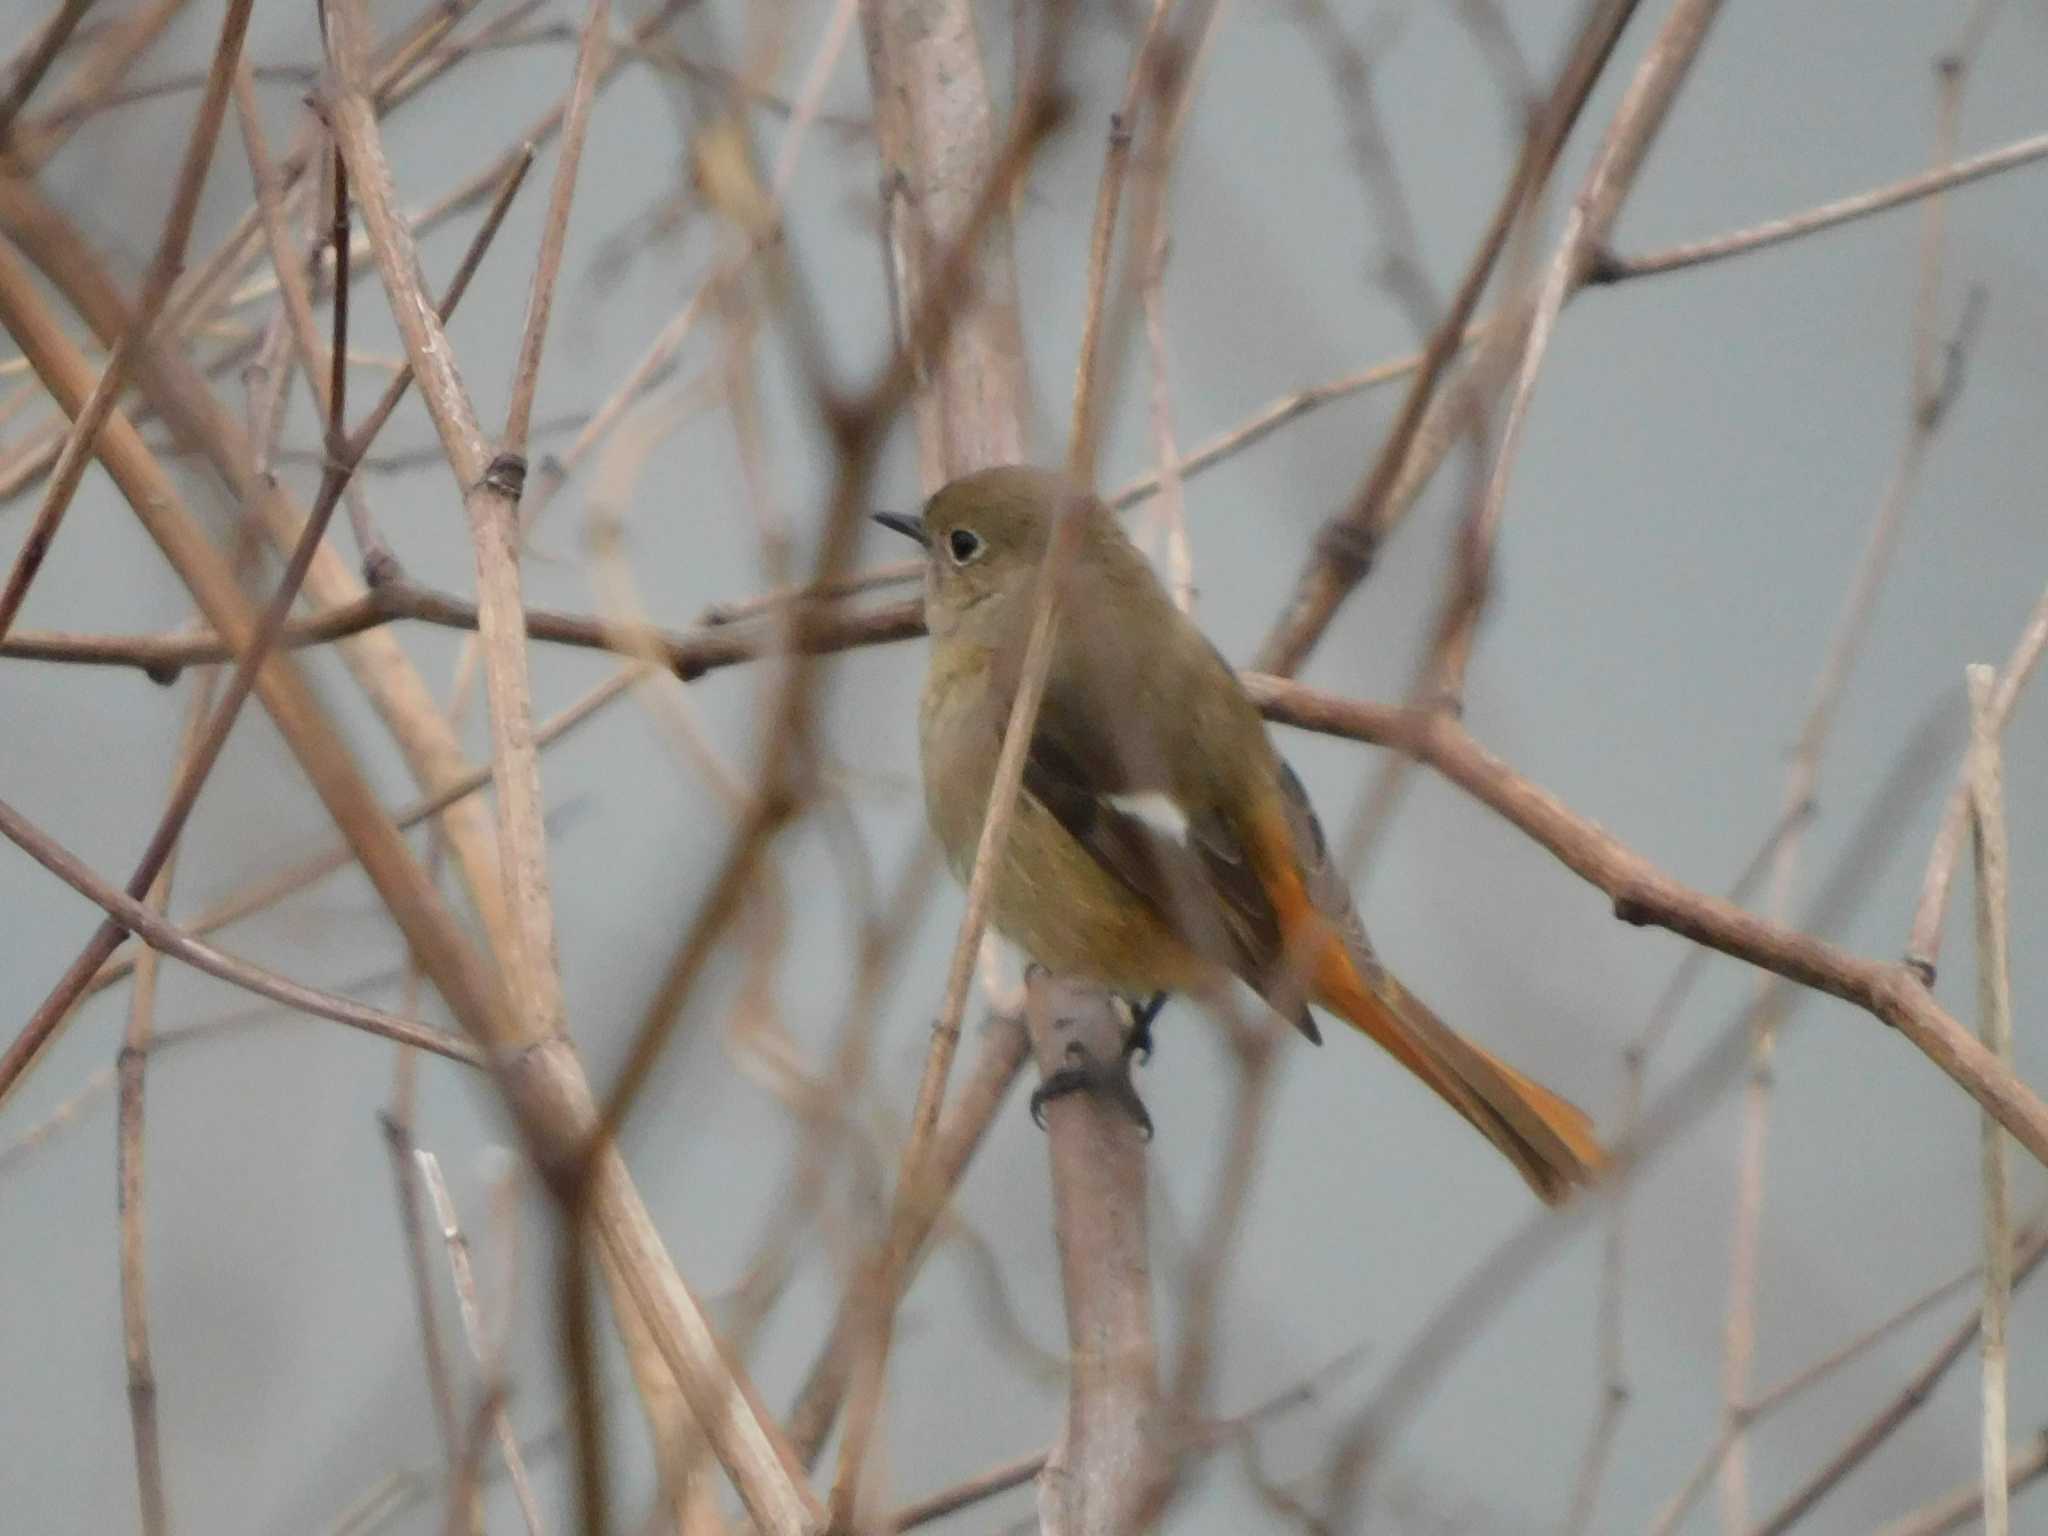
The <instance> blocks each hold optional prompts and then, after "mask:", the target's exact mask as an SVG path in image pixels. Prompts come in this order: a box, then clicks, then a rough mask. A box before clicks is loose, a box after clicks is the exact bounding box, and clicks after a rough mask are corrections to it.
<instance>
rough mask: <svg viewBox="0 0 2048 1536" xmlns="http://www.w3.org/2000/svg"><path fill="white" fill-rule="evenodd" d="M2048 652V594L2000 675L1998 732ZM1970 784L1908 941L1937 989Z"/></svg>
mask: <svg viewBox="0 0 2048 1536" xmlns="http://www.w3.org/2000/svg"><path fill="white" fill-rule="evenodd" d="M2044 651H2048V591H2043V592H2042V594H2041V596H2040V599H2039V600H2038V601H2037V602H2036V603H2035V604H2034V609H2033V612H2031V613H2030V614H2028V615H2027V622H2026V624H2025V625H2024V626H2023V627H2022V628H2021V630H2020V637H2019V639H2018V641H2017V642H2015V643H2014V645H2013V648H2012V652H2011V654H2009V655H2008V656H2007V657H2006V659H2005V665H2004V666H2003V667H2001V668H2000V669H1999V672H1998V686H1997V687H1996V688H1995V689H1994V690H1993V691H1992V695H1991V713H1992V717H1993V719H1994V721H1995V722H1996V724H1997V727H1998V729H2000V730H2003V729H2004V728H2005V722H2006V719H2007V717H2008V716H2010V715H2011V713H2012V709H2013V706H2014V705H2015V704H2017V703H2018V702H2019V696H2020V690H2021V689H2023V688H2025V687H2026V685H2027V679H2028V678H2030V677H2032V676H2033V675H2034V669H2035V668H2036V667H2038V666H2039V665H2040V664H2041V657H2042V654H2043V652H2044ZM1969 800H1970V782H1969V772H1968V765H1967V764H1965V766H1964V770H1963V771H1962V772H1960V773H1958V774H1957V775H1956V783H1955V788H1954V789H1953V790H1952V791H1951V792H1950V794H1949V799H1948V804H1947V805H1946V806H1944V807H1943V808H1942V813H1941V827H1940V829H1939V830H1938V831H1937V832H1936V833H1935V835H1934V846H1933V847H1932V849H1931V850H1930V851H1929V853H1928V856H1927V872H1926V874H1924V875H1923V876H1922V877H1921V881H1920V899H1919V901H1918V902H1917V903H1916V904H1915V906H1914V908H1913V929H1912V933H1911V935H1910V936H1909V937H1908V938H1907V940H1906V956H1905V960H1906V964H1907V965H1908V966H1910V967H1912V969H1913V970H1914V972H1915V973H1916V974H1917V975H1918V976H1919V977H1920V979H1921V980H1922V981H1924V982H1925V983H1927V985H1928V986H1930V987H1931V986H1933V985H1934V967H1935V960H1936V959H1937V957H1938V956H1939V955H1940V953H1941V924H1942V918H1943V916H1944V914H1945V913H1946V912H1947V910H1948V888H1949V882H1950V881H1951V880H1953V879H1954V878H1955V869H1956V856H1957V854H1958V853H1959V852H1960V851H1961V848H1962V842H1963V826H1964V823H1965V821H1966V820H1967V819H1968V814H1969Z"/></svg>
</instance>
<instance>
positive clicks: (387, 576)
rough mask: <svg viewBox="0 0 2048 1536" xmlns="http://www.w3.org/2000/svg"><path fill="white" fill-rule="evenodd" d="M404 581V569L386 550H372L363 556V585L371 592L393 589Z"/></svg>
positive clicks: (394, 556)
mask: <svg viewBox="0 0 2048 1536" xmlns="http://www.w3.org/2000/svg"><path fill="white" fill-rule="evenodd" d="M404 580H405V567H404V566H402V565H400V564H399V563H398V556H396V555H394V554H393V553H392V552H391V551H390V550H388V549H373V550H371V551H370V552H369V553H368V554H366V555H364V556H363V585H364V586H366V587H368V588H369V589H370V590H371V591H372V592H376V591H380V590H382V589H383V588H386V587H395V586H398V585H400V584H402V583H403V582H404Z"/></svg>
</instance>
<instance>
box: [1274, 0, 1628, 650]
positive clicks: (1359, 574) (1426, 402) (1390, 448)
mask: <svg viewBox="0 0 2048 1536" xmlns="http://www.w3.org/2000/svg"><path fill="white" fill-rule="evenodd" d="M1638 3H1639V0H1591V3H1589V4H1588V5H1587V7H1586V9H1585V12H1584V14H1583V17H1582V20H1581V22H1580V25H1579V30H1578V33H1577V36H1576V38H1575V40H1574V42H1573V44H1572V50H1571V53H1570V54H1569V55H1568V56H1567V58H1566V60H1565V62H1564V65H1563V67H1562V69H1561V70H1560V71H1559V73H1558V77H1557V83H1556V85H1555V86H1554V87H1553V88H1552V90H1551V93H1550V97H1549V99H1548V100H1547V101H1546V102H1545V103H1544V105H1543V107H1542V109H1541V110H1540V111H1539V112H1538V113H1537V114H1536V117H1535V119H1534V121H1533V124H1532V128H1531V132H1530V133H1529V136H1528V139H1527V141H1526V142H1525V143H1524V145H1523V148H1522V154H1521V157H1520V159H1519V160H1518V161H1517V162H1516V164H1515V169H1514V171H1513V173H1512V174H1511V175H1510V176H1509V178H1508V184H1507V186H1506V187H1504V188H1503V189H1502V191H1501V196H1500V200H1499V202H1498V203H1497V204H1496V205H1495V207H1494V211H1493V218H1492V220H1491V222H1490V223H1489V224H1488V225H1487V228H1486V231H1485V233H1484V234H1483V235H1481V236H1480V240H1479V247H1478V249H1477V250H1476V251H1475V252H1474V253H1473V256H1472V259H1471V261H1470V262H1469V263H1468V264H1467V266H1466V268H1465V273H1464V276H1463V277H1462V279H1461V280H1460V281H1459V284H1458V289H1457V292H1456V293H1455V294H1454V295H1453V296H1452V299H1451V303H1450V307H1449V309H1448V310H1447V311H1446V313H1445V315H1444V317H1443V319H1442V320H1441V321H1440V322H1439V323H1438V325H1437V328H1436V330H1435V331H1434V332H1432V333H1431V335H1430V338H1429V342H1428V345H1427V346H1425V347H1424V349H1423V353H1422V358H1421V361H1420V362H1419V364H1418V365H1417V367H1416V370H1415V377H1414V381H1413V382H1412V383H1411V384H1410V385H1409V387H1408V393H1407V395H1406V396H1405V397H1404V398H1403V400H1402V402H1401V409H1400V412H1399V414H1398V415H1396V417H1395V418H1394V424H1393V426H1392V427H1390V428H1389V429H1388V432H1387V438H1386V441H1385V442H1384V443H1383V444H1382V445H1381V447H1380V451H1379V455H1378V457H1377V458H1375V460H1374V461H1373V464H1372V467H1371V469H1370V470H1368V471H1367V473H1366V475H1365V478H1364V479H1363V480H1362V481H1360V483H1359V486H1358V489H1357V490H1356V491H1355V492H1354V493H1353V494H1352V497H1351V499H1350V501H1349V503H1348V504H1347V505H1346V506H1345V507H1344V509H1343V510H1342V511H1341V512H1339V513H1338V515H1337V516H1336V517H1334V518H1332V519H1331V520H1330V522H1329V524H1328V526H1327V527H1325V529H1324V530H1323V534H1322V536H1321V537H1320V538H1319V539H1318V540H1317V545H1316V548H1315V550H1314V551H1313V552H1312V553H1311V555H1310V557H1309V560H1308V562H1307V564H1306V565H1305V566H1304V567H1303V569H1302V572H1301V575H1300V576H1299V577H1298V578H1297V579H1296V582H1295V589H1294V593H1293V595H1292V596H1291V597H1290V598H1289V600H1288V603H1287V607H1286V609H1285V611H1284V612H1283V613H1282V614H1281V616H1280V618H1279V619H1278V620H1277V621H1276V622H1275V624H1274V626H1273V629H1272V631H1271V632H1270V633H1269V634H1268V635H1267V636H1266V639H1265V641H1264V642H1263V643H1262V644H1261V645H1260V647H1259V653H1258V658H1257V660H1256V661H1255V662H1254V663H1253V665H1254V667H1256V668H1257V669H1258V670H1259V671H1261V672H1278V673H1281V674H1283V675H1284V674H1290V673H1292V672H1294V671H1295V670H1296V669H1297V668H1299V667H1300V665H1301V663H1302V661H1303V660H1305V659H1306V658H1307V656H1308V653H1309V651H1310V650H1311V649H1313V648H1314V646H1315V643H1316V641H1317V640H1319V639H1320V638H1321V637H1322V634H1323V631H1324V630H1325V629H1327V628H1328V627H1329V624H1330V620H1331V619H1332V618H1333V617H1334V616H1335V615H1336V612H1337V607H1338V605H1339V604H1340V603H1342V602H1343V601H1344V599H1345V597H1346V596H1348V595H1349V594H1350V592H1351V590H1352V589H1353V588H1354V587H1356V586H1357V585H1358V583H1359V582H1361V581H1363V580H1364V579H1365V574H1366V572H1367V571H1368V570H1369V569H1371V566H1372V560H1373V555H1374V552H1375V550H1376V549H1377V547H1378V544H1379V541H1380V539H1381V538H1382V537H1383V536H1384V535H1385V533H1386V530H1387V529H1388V528H1389V527H1391V526H1392V524H1393V522H1394V520H1395V519H1396V518H1397V517H1399V515H1400V513H1401V510H1402V509H1403V508H1404V507H1406V506H1407V505H1409V504H1410V503H1412V502H1413V501H1414V499H1415V498H1416V497H1417V496H1419V495H1420V494H1421V491H1422V486H1423V483H1424V482H1425V480H1426V479H1427V476H1426V475H1425V474H1419V473H1415V472H1414V471H1415V469H1416V468H1417V465H1418V462H1419V461H1420V460H1421V459H1422V458H1424V457H1425V456H1426V455H1425V452H1424V450H1425V449H1426V448H1428V447H1429V446H1430V445H1431V444H1433V443H1434V444H1446V445H1447V444H1448V443H1449V441H1450V439H1451V438H1452V436H1454V435H1455V434H1454V430H1453V429H1452V427H1451V426H1450V425H1449V420H1450V418H1451V417H1452V416H1453V415H1455V414H1457V411H1456V408H1455V403H1454V402H1452V401H1451V400H1450V397H1447V396H1445V397H1440V396H1439V395H1438V394H1437V389H1438V386H1439V384H1440V383H1441V382H1442V380H1443V375H1444V373H1445V372H1446V370H1447V369H1448V368H1449V366H1450V363H1451V359H1452V358H1453V357H1454V356H1456V354H1457V351H1458V348H1459V347H1460V346H1461V345H1462V344H1463V341H1464V336H1465V331H1466V327H1467V326H1468V325H1469V324H1470V322H1471V319H1472V316H1473V315H1474V314H1475V313H1476V312H1477V310H1478V307H1479V300H1480V296H1481V295H1482V294H1483V293H1484V292H1485V291H1486V285H1487V282H1488V280H1489V279H1490V278H1491V277H1492V275H1493V270H1494V268H1495V266H1496V265H1498V263H1499V261H1500V258H1501V253H1502V252H1503V251H1505V250H1506V249H1507V243H1508V236H1509V233H1510V232H1511V231H1512V229H1513V228H1514V224H1515V220H1516V219H1517V218H1518V217H1519V216H1520V214H1521V212H1522V210H1523V209H1524V208H1525V207H1527V206H1528V205H1529V204H1530V203H1531V202H1532V201H1533V200H1534V199H1535V197H1536V196H1537V194H1538V193H1539V192H1541V190H1542V189H1543V187H1544V186H1545V185H1547V184H1548V182H1549V180H1550V177H1551V174H1552V173H1553V172H1554V171H1555V170H1556V167H1557V161H1558V157H1559V156H1560V155H1561V154H1562V153H1563V151H1564V143H1565V139H1566V138H1567V137H1568V136H1569V135H1570V133H1571V129H1572V126H1573V124H1575V123H1576V122H1577V121H1578V118H1579V113H1580V112H1581V111H1582V110H1583V109H1584V108H1585V105H1586V100H1587V98H1588V97H1590V96H1591V95H1592V93H1593V86H1594V85H1595V84H1596V83H1597V82H1598V80H1599V78H1600V76H1601V75H1602V74H1603V73H1604V72H1605V70H1606V68H1607V63H1608V60H1609V59H1610V58H1611V57H1612V56H1613V53H1614V46H1615V44H1616V43H1617V42H1618V41H1619V40H1620V38H1621V32H1622V28H1623V27H1625V26H1626V25H1627V24H1628V20H1629V18H1630V17H1631V16H1632V15H1634V14H1635V9H1636V5H1637V4H1638ZM1667 31H1668V24H1667ZM1506 351H1507V349H1506V348H1505V347H1503V348H1502V349H1501V355H1502V356H1503V357H1504V356H1505V355H1506ZM1468 382H1471V383H1474V384H1476V383H1477V382H1478V381H1477V380H1470V381H1468ZM1489 387H1490V385H1489Z"/></svg>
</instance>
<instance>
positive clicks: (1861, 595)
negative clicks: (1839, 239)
mask: <svg viewBox="0 0 2048 1536" xmlns="http://www.w3.org/2000/svg"><path fill="white" fill-rule="evenodd" d="M1961 78H1962V75H1961V70H1960V69H1958V70H1957V71H1956V73H1955V74H1953V75H1948V76H1944V77H1943V88H1942V97H1941V109H1940V111H1939V112H1938V114H1937V122H1936V127H1935V136H1934V137H1935V144H1934V157H1935V161H1936V163H1937V164H1946V163H1948V162H1949V161H1950V160H1952V159H1953V158H1954V154H1955V135H1956V124H1957V116H1958V108H1959V103H1960V99H1961V97H1960V92H1961ZM1945 211H1946V210H1945V205H1944V199H1943V198H1942V197H1940V196H1937V197H1936V198H1934V199H1933V200H1932V201H1930V202H1929V203H1928V204H1927V206H1926V210H1925V213H1926V217H1925V221H1924V226H1923V229H1922V236H1921V241H1920V261H1919V270H1918V274H1917V280H1916V292H1915V302H1914V305H1913V323H1912V359H1911V368H1912V372H1911V376H1910V379H1909V383H1908V398H1909V401H1910V410H1909V414H1908V419H1907V422H1906V424H1905V433H1904V436H1903V437H1902V439H1901V441H1900V444H1899V450H1898V459H1897V462H1896V464H1895V465H1894V467H1893V470H1892V475H1891V479H1890V481H1889V482H1888V483H1887V485H1886V487H1885V492H1884V495H1883V496H1882V497H1881V498H1880V500H1879V502H1878V507H1877V512H1876V516H1875V518H1874V519H1873V521H1872V523H1871V526H1870V532H1869V536H1868V538H1867V540H1866V542H1865V545H1864V549H1863V553H1862V555H1861V556H1860V558H1859V560H1858V563H1857V567H1856V572H1855V576H1854V578H1853V580H1852V581H1851V583H1850V587H1849V593H1848V596H1847V597H1846V598H1845V599H1844V603H1843V608H1842V613H1841V616H1840V617H1839V618H1838V619H1837V621H1836V625H1835V630H1834V633H1833V635H1832V636H1831V637H1830V639H1829V643H1828V650H1827V654H1826V657H1825V659H1824V661H1823V662H1822V665H1821V670H1820V673H1819V675H1818V677H1817V678H1816V680H1815V683H1814V694H1813V702H1812V704H1811V706H1810V707H1809V709H1808V711H1807V715H1806V718H1805V720H1804V722H1803V723H1802V725H1801V728H1800V733H1799V743H1798V747H1797V748H1796V750H1795V751H1794V753H1793V757H1792V763H1791V766H1790V768H1789V769H1788V771H1787V773H1786V779H1785V796H1784V804H1785V806H1786V809H1787V812H1788V814H1789V812H1790V811H1791V809H1792V808H1794V807H1797V806H1802V805H1806V804H1809V803H1811V802H1812V801H1813V799H1814V796H1815V792H1816V790H1817V788H1818V785H1819V781H1820V766H1821V754H1822V750H1823V747H1824V746H1825V743H1826V740H1827V737H1828V734H1829V732H1830V728H1831V727H1832V725H1833V722H1834V718H1835V712H1836V709H1837V706H1838V705H1839V702H1840V699H1841V696H1842V693H1843V690H1844V688H1845V687H1846V684H1847V681H1848V677H1849V673H1850V670H1851V668H1852V667H1853V666H1854V664H1855V661H1856V658H1857V656H1858V654H1859V652H1860V651H1861V648H1862V643H1863V640H1864V637H1865V635H1866V634H1867V633H1868V631H1869V627H1870V619H1871V616H1872V613H1873V612H1874V610H1875V607H1876V603H1877V597H1878V593H1879V591H1880V590H1881V588H1882V584H1883V582H1884V579H1885V576H1886V575H1887V573H1888V572H1889V569H1890V566H1891V559H1892V552H1893V551H1894V550H1895V549H1896V548H1897V545H1898V539H1899V532H1900V529H1901V527H1902V525H1903V523H1904V520H1905V514H1906V511H1907V509H1908V508H1909V507H1910V506H1911V505H1912V502H1913V499H1914V496H1915V493H1916V492H1917V490H1918V487H1919V483H1920V476H1921V472H1922V469H1923V467H1924V465H1925V463H1926V460H1927V456H1928V452H1929V450H1930V449H1931V447H1932V446H1933V443H1934V439H1935V437H1936V435H1937V434H1938V433H1939V431H1940V429H1941V425H1942V423H1943V422H1944V421H1945V420H1946V419H1947V417H1948V413H1949V408H1950V406H1951V405H1952V404H1953V403H1954V399H1955V396H1956V394H1957V392H1958V391H1959V390H1960V387H1961V380H1962V367H1961V359H1962V357H1963V355H1964V352H1965V349H1966V348H1967V346H1968V342H1969V333H1970V330H1971V329H1972V327H1973V325H1974V317H1975V313H1976V307H1977V306H1976V304H1975V303H1974V302H1973V303H1972V305H1971V306H1970V308H1969V309H1967V310H1966V311H1965V314H1964V318H1963V321H1962V325H1961V328H1960V329H1959V330H1958V332H1957V338H1956V340H1955V341H1954V342H1953V343H1952V345H1951V349H1950V351H1949V353H1948V357H1949V359H1950V362H1949V365H1948V366H1947V367H1945V368H1940V369H1939V371H1937V364H1938V363H1939V362H1940V359H1941V355H1942V354H1941V347H1940V341H1939V336H1938V332H1937V327H1936V321H1935V314H1934V310H1935V304H1936V301H1937V299H1938V297H1939V292H1940V282H1941V259H1942V249H1943V238H1942V231H1943V228H1944V222H1943V221H1944V214H1945ZM1803 841H1804V839H1803V836H1802V832H1801V831H1799V830H1795V831H1794V832H1792V833H1791V834H1790V835H1789V836H1787V837H1786V838H1785V839H1784V840H1783V841H1782V842H1781V843H1780V844H1779V846H1778V849H1777V852H1776V853H1775V854H1774V855H1773V858H1772V865H1773V867H1772V871H1771V895H1770V898H1769V905H1768V907H1767V909H1766V910H1768V911H1769V912H1770V914H1771V915H1772V916H1773V917H1776V918H1783V917H1785V916H1786V915H1787V914H1788V913H1789V912H1790V911H1791V908H1792V902H1793V897H1794V890H1795V886H1796V884H1797V881H1798V868H1799V857H1800V853H1801V851H1802V846H1803ZM1776 1042H1777V1020H1776V1019H1775V1017H1774V1016H1773V1013H1772V1011H1771V1010H1770V1009H1768V1008H1766V1009H1761V1010H1759V1012H1758V1014H1757V1027H1756V1033H1755V1036H1754V1038H1753V1039H1752V1041H1751V1043H1750V1072H1749V1079H1748V1081H1747V1082H1746V1083H1745V1084H1744V1085H1743V1104H1742V1125H1741V1132H1740V1141H1739V1144H1738V1146H1739V1150H1738V1154H1737V1169H1736V1206H1735V1230H1734V1235H1733V1237H1732V1239H1731V1241H1730V1244H1729V1251H1730V1257H1729V1290H1728V1311H1727V1316H1726V1320H1725V1325H1724V1328H1723V1333H1722V1368H1721V1400H1722V1413H1723V1417H1724V1421H1725V1422H1726V1424H1727V1427H1728V1430H1729V1434H1730V1444H1729V1449H1728V1455H1727V1458H1726V1460H1725V1461H1724V1462H1723V1464H1722V1468H1721V1527H1722V1530H1723V1532H1724V1533H1725V1536H1742V1531H1743V1528H1744V1527H1745V1526H1746V1525H1747V1524H1748V1523H1749V1473H1748V1454H1747V1452H1748V1436H1747V1434H1746V1433H1745V1431H1744V1427H1743V1425H1742V1423H1741V1421H1740V1420H1739V1419H1738V1418H1737V1417H1736V1414H1737V1410H1738V1408H1739V1407H1740V1405H1741V1403H1742V1402H1743V1401H1744V1399H1745V1398H1746V1397H1747V1396H1748V1394H1749V1390H1750V1388H1749V1372H1750V1361H1751V1358H1752V1356H1753V1354H1754V1352H1755V1348H1756V1333H1757V1321H1756V1311H1757V1293H1758V1289H1759V1273H1758V1271H1759V1253H1760V1248H1761V1241H1762V1227H1763V1199H1764V1168H1765V1156H1766V1152H1767V1150H1768V1146H1769V1124H1770V1110H1771V1098H1772V1088H1773V1086H1774V1073H1773V1064H1774V1059H1775V1054H1776Z"/></svg>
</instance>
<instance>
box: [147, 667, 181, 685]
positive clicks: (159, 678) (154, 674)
mask: <svg viewBox="0 0 2048 1536" xmlns="http://www.w3.org/2000/svg"><path fill="white" fill-rule="evenodd" d="M184 670H185V669H184V667H182V666H181V665H179V664H178V663H177V662H175V661H155V662H150V663H148V664H147V665H145V666H144V667H143V669H142V675H143V676H144V677H146V678H148V679H149V680H150V681H151V682H152V683H155V684H156V685H157V686H158V687H159V688H168V687H170V686H171V684H173V683H175V682H176V681H177V680H178V677H179V674H181V673H182V672H183V671H184Z"/></svg>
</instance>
